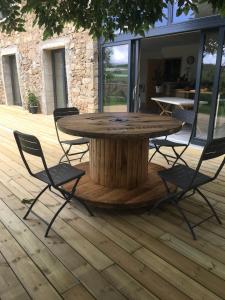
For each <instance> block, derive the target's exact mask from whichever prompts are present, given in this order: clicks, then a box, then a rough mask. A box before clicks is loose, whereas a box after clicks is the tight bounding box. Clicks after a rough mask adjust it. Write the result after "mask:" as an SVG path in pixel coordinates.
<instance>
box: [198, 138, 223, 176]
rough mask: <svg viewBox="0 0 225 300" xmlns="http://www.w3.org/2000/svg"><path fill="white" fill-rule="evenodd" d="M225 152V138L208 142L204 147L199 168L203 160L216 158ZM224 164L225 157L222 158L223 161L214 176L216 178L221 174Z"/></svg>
mask: <svg viewBox="0 0 225 300" xmlns="http://www.w3.org/2000/svg"><path fill="white" fill-rule="evenodd" d="M224 154H225V138H220V139H215V140H212V141H210V142H207V143H206V145H205V147H204V149H203V152H202V155H201V158H200V161H199V165H198V167H197V170H199V169H200V167H201V164H202V162H203V161H205V160H210V159H214V158H217V157H220V156H222V155H224ZM224 164H225V157H224V159H223V160H222V162H221V163H220V164H219V166H218V168H217V171H216V173H215V175H214V177H213V178H214V179H215V178H216V177H217V176H218V175H219V173H220V171H221V170H222V168H223V166H224Z"/></svg>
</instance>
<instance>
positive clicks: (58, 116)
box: [53, 107, 79, 123]
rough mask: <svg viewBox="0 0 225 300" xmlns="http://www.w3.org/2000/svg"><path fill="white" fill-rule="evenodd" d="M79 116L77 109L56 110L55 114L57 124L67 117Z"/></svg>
mask: <svg viewBox="0 0 225 300" xmlns="http://www.w3.org/2000/svg"><path fill="white" fill-rule="evenodd" d="M73 115H79V110H78V109H77V108H76V107H66V108H56V109H55V110H54V112H53V116H54V121H55V123H56V122H57V121H58V120H59V119H61V118H63V117H66V116H73Z"/></svg>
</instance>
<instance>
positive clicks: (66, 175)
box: [14, 131, 93, 237]
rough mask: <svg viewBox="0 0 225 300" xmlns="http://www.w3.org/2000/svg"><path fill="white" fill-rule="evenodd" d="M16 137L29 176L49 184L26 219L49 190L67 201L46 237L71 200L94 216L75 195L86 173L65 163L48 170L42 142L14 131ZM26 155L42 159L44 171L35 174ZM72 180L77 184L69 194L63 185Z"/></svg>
mask: <svg viewBox="0 0 225 300" xmlns="http://www.w3.org/2000/svg"><path fill="white" fill-rule="evenodd" d="M14 136H15V139H16V143H17V146H18V149H19V152H20V155H21V158H22V160H23V162H24V164H25V166H26V168H27V170H28V172H29V174H30V175H31V176H33V177H35V178H36V179H39V180H41V181H43V182H44V183H45V184H47V185H46V186H45V187H44V188H43V189H42V190H41V192H40V193H39V194H38V195H37V196H36V198H34V199H31V200H33V201H32V204H31V205H30V207H29V209H28V211H27V213H26V214H25V216H24V219H26V218H27V217H28V215H29V213H30V212H31V210H32V208H33V206H34V204H35V203H36V202H37V200H38V198H39V197H40V196H41V195H42V194H43V193H44V192H45V191H46V190H47V189H49V190H50V191H51V192H53V193H54V194H56V195H57V196H59V197H61V198H62V199H63V200H65V202H64V203H63V204H62V205H61V207H60V208H59V209H58V211H57V212H56V213H55V215H54V216H53V218H52V220H51V221H50V223H49V224H48V227H47V230H46V233H45V236H46V237H47V236H48V233H49V230H50V228H51V226H52V224H53V223H54V221H55V219H56V217H57V216H58V214H59V213H60V212H61V210H62V209H63V208H64V206H65V205H66V204H67V203H69V202H70V201H71V199H73V198H75V199H76V200H78V201H79V202H80V203H82V205H84V207H85V208H86V209H87V211H88V212H89V214H90V215H91V216H93V214H92V212H91V210H90V209H89V207H88V206H87V205H86V203H85V202H84V201H82V200H81V199H79V198H77V197H76V196H75V195H74V194H75V192H76V187H77V184H78V183H79V181H80V179H81V177H82V176H83V175H84V174H85V172H84V171H83V170H80V169H77V168H75V167H72V166H71V165H69V164H64V163H61V164H58V165H56V166H53V167H51V168H48V167H47V164H46V161H45V158H44V155H43V151H42V148H41V145H40V142H39V140H38V139H37V138H36V137H35V136H33V135H28V134H24V133H21V132H19V131H14ZM25 154H28V155H33V156H36V157H38V158H40V159H41V161H42V164H43V167H44V169H43V170H42V171H40V172H37V173H34V172H33V171H32V169H31V167H30V164H29V162H28V161H27V159H26V157H25ZM72 180H74V181H75V182H74V185H73V187H72V189H71V191H70V192H68V191H67V190H65V189H64V188H63V185H64V184H66V183H68V182H70V181H72ZM52 188H54V189H55V190H56V191H58V192H59V194H58V193H56V192H55V191H53V190H52ZM33 213H34V212H33ZM34 214H35V213H34ZM35 215H36V214H35ZM43 221H44V220H43ZM44 222H45V221H44ZM45 223H46V222H45Z"/></svg>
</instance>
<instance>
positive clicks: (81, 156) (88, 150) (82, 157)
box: [80, 144, 89, 162]
mask: <svg viewBox="0 0 225 300" xmlns="http://www.w3.org/2000/svg"><path fill="white" fill-rule="evenodd" d="M86 145H87V150H86V151H84V152H83V154H82V155H81V157H80V162H81V160H82V158H83V157H84V155H85V154H86V153H87V152H88V151H89V145H88V144H86Z"/></svg>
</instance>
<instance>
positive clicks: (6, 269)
mask: <svg viewBox="0 0 225 300" xmlns="http://www.w3.org/2000/svg"><path fill="white" fill-rule="evenodd" d="M0 295H1V299H12V300H13V299H19V300H28V299H31V298H30V296H29V295H28V293H27V291H26V289H25V288H24V287H23V285H22V283H21V282H20V281H19V279H18V278H17V277H16V274H15V273H14V272H13V271H12V269H11V268H10V266H9V264H8V263H7V261H6V260H5V258H4V257H3V255H2V254H1V253H0Z"/></svg>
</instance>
